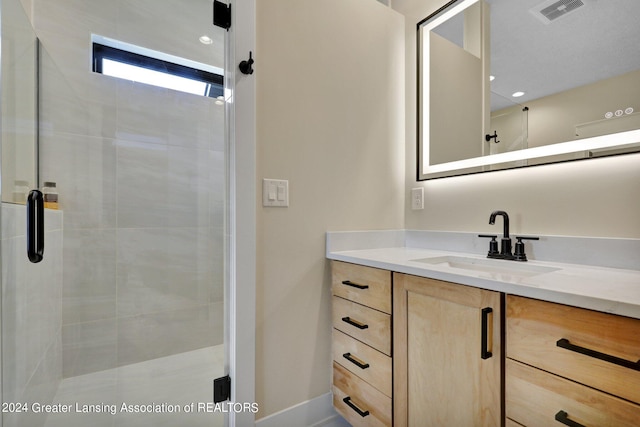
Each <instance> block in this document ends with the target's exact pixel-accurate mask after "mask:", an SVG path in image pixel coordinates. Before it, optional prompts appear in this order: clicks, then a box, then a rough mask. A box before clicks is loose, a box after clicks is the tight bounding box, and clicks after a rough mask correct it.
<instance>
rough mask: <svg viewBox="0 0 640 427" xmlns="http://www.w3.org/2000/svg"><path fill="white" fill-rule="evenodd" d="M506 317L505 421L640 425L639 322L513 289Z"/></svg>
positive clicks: (536, 424) (533, 424)
mask: <svg viewBox="0 0 640 427" xmlns="http://www.w3.org/2000/svg"><path fill="white" fill-rule="evenodd" d="M506 319H507V320H506V341H507V347H506V356H507V360H506V376H505V377H506V385H505V399H506V416H507V418H508V420H510V421H514V422H517V423H519V424H520V425H523V426H527V427H534V426H549V425H561V424H564V425H569V426H580V425H584V426H636V427H637V426H639V425H640V405H639V404H640V320H638V319H632V318H628V317H623V316H616V315H612V314H606V313H600V312H595V311H591V310H586V309H582V308H576V307H570V306H566V305H561V304H554V303H550V302H545V301H538V300H534V299H529V298H523V297H517V296H512V295H509V296H507V306H506Z"/></svg>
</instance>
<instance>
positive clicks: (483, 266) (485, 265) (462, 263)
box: [412, 255, 560, 277]
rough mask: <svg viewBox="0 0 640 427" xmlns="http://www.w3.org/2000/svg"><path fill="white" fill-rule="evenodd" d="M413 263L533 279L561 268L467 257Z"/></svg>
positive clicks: (431, 259)
mask: <svg viewBox="0 0 640 427" xmlns="http://www.w3.org/2000/svg"><path fill="white" fill-rule="evenodd" d="M412 261H416V262H422V263H425V264H431V265H437V266H443V267H449V268H455V269H458V270H467V271H473V272H481V273H496V274H509V275H514V276H522V277H531V276H537V275H539V274H544V273H550V272H552V271H558V270H560V269H559V268H554V267H546V266H542V265H532V264H527V263H520V262H517V261H506V260H496V259H488V258H472V257H465V256H451V255H446V256H439V257H432V258H420V259H414V260H412Z"/></svg>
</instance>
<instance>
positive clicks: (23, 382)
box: [1, 203, 63, 427]
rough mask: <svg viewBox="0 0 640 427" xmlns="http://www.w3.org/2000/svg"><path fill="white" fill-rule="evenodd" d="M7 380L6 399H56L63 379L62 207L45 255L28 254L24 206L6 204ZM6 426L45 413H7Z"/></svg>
mask: <svg viewBox="0 0 640 427" xmlns="http://www.w3.org/2000/svg"><path fill="white" fill-rule="evenodd" d="M1 215H2V241H1V246H2V247H1V252H2V335H3V336H2V344H3V351H2V359H3V360H2V364H3V366H2V374H3V378H2V382H3V390H2V391H3V396H2V397H3V401H4V402H22V401H27V402H45V403H46V402H50V401H51V400H52V398H53V396H54V394H55V391H56V389H57V387H58V384H59V383H60V381H61V379H62V370H61V366H62V346H61V340H60V329H61V327H62V322H61V312H60V309H61V300H62V268H63V266H62V244H63V234H62V212H59V211H51V210H48V209H47V210H45V250H44V258H43V260H42V261H41V262H40V263H38V264H33V263H31V262H30V261H29V260H28V259H27V251H26V236H25V230H26V224H25V218H26V211H25V206H24V205H13V204H8V203H2V212H1ZM3 421H4V424H3V425H5V426H24V427H31V426H34V427H35V426H38V425H42V424H41V423H42V421H43V419H42V417H41V416H38V415H33V414H29V415H28V416H24V417H23V416H17V415H15V414H3Z"/></svg>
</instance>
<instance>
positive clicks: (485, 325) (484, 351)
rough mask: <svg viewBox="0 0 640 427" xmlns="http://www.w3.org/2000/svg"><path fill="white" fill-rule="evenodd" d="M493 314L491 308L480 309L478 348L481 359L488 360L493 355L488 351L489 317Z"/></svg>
mask: <svg viewBox="0 0 640 427" xmlns="http://www.w3.org/2000/svg"><path fill="white" fill-rule="evenodd" d="M491 313H493V309H492V308H491V307H485V308H483V309H482V333H481V334H480V335H481V340H482V343H481V346H480V357H481V358H483V359H488V358H490V357H491V356H493V353H491V352H490V351H489V348H488V347H489V315H490V314H491Z"/></svg>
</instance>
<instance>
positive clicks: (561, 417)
mask: <svg viewBox="0 0 640 427" xmlns="http://www.w3.org/2000/svg"><path fill="white" fill-rule="evenodd" d="M556 421H558V422H559V423H562V424H564V425H566V426H569V427H585V426H584V425H582V424H580V423H577V422H575V421H572V420H570V419H569V414H567V413H566V412H564V411H560V412H558V413H557V414H556Z"/></svg>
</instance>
